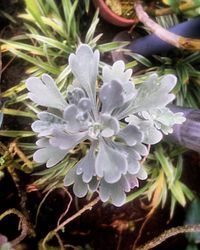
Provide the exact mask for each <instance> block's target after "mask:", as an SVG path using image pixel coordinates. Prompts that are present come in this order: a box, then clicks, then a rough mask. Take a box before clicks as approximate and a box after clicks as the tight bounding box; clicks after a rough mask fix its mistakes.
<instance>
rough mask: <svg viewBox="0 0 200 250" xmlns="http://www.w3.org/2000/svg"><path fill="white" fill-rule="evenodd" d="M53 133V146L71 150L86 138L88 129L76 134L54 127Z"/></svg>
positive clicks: (50, 140) (51, 141)
mask: <svg viewBox="0 0 200 250" xmlns="http://www.w3.org/2000/svg"><path fill="white" fill-rule="evenodd" d="M52 135H53V137H51V138H50V139H49V142H50V144H51V145H52V146H54V147H58V148H60V149H62V150H66V151H69V150H71V149H73V148H74V147H75V146H76V145H77V144H79V143H80V142H81V141H84V140H85V139H86V136H87V131H86V132H80V133H76V134H67V133H65V132H63V131H61V130H59V129H54V130H53V132H52Z"/></svg>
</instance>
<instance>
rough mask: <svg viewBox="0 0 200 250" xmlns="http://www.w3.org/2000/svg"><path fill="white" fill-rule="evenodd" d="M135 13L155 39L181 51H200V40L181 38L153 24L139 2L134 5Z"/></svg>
mask: <svg viewBox="0 0 200 250" xmlns="http://www.w3.org/2000/svg"><path fill="white" fill-rule="evenodd" d="M134 8H135V12H136V15H137V18H138V19H139V21H140V22H142V23H143V24H144V26H145V27H147V28H148V29H149V30H150V31H151V32H152V33H154V34H155V35H156V36H157V37H159V38H160V39H161V40H163V41H165V42H167V43H169V44H171V45H173V46H175V47H177V48H181V49H187V50H192V51H199V50H200V40H199V39H192V38H187V37H183V36H179V35H176V34H174V33H172V32H170V31H168V30H166V29H164V28H163V27H161V26H160V25H159V24H157V23H156V22H154V21H153V20H152V19H151V18H150V17H149V16H148V14H147V13H146V12H145V11H144V9H143V7H142V5H141V3H140V1H136V2H135V4H134Z"/></svg>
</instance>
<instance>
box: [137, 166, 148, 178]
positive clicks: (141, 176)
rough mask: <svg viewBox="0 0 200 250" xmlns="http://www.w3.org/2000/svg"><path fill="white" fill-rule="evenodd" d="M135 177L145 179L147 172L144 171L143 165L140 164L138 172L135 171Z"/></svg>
mask: <svg viewBox="0 0 200 250" xmlns="http://www.w3.org/2000/svg"><path fill="white" fill-rule="evenodd" d="M136 177H137V178H138V179H140V180H146V179H147V177H148V175H147V172H146V171H145V169H144V167H143V166H141V167H140V170H139V172H138V173H137V175H136Z"/></svg>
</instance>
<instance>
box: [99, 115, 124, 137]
mask: <svg viewBox="0 0 200 250" xmlns="http://www.w3.org/2000/svg"><path fill="white" fill-rule="evenodd" d="M100 119H101V124H102V126H103V129H102V131H101V135H102V136H103V137H112V136H113V135H115V134H117V133H118V131H119V122H118V120H117V119H116V118H114V117H112V116H110V115H108V114H101V115H100Z"/></svg>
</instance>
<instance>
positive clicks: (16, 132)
mask: <svg viewBox="0 0 200 250" xmlns="http://www.w3.org/2000/svg"><path fill="white" fill-rule="evenodd" d="M35 135H36V134H35V133H34V132H33V131H23V130H0V136H6V137H31V136H35Z"/></svg>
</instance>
